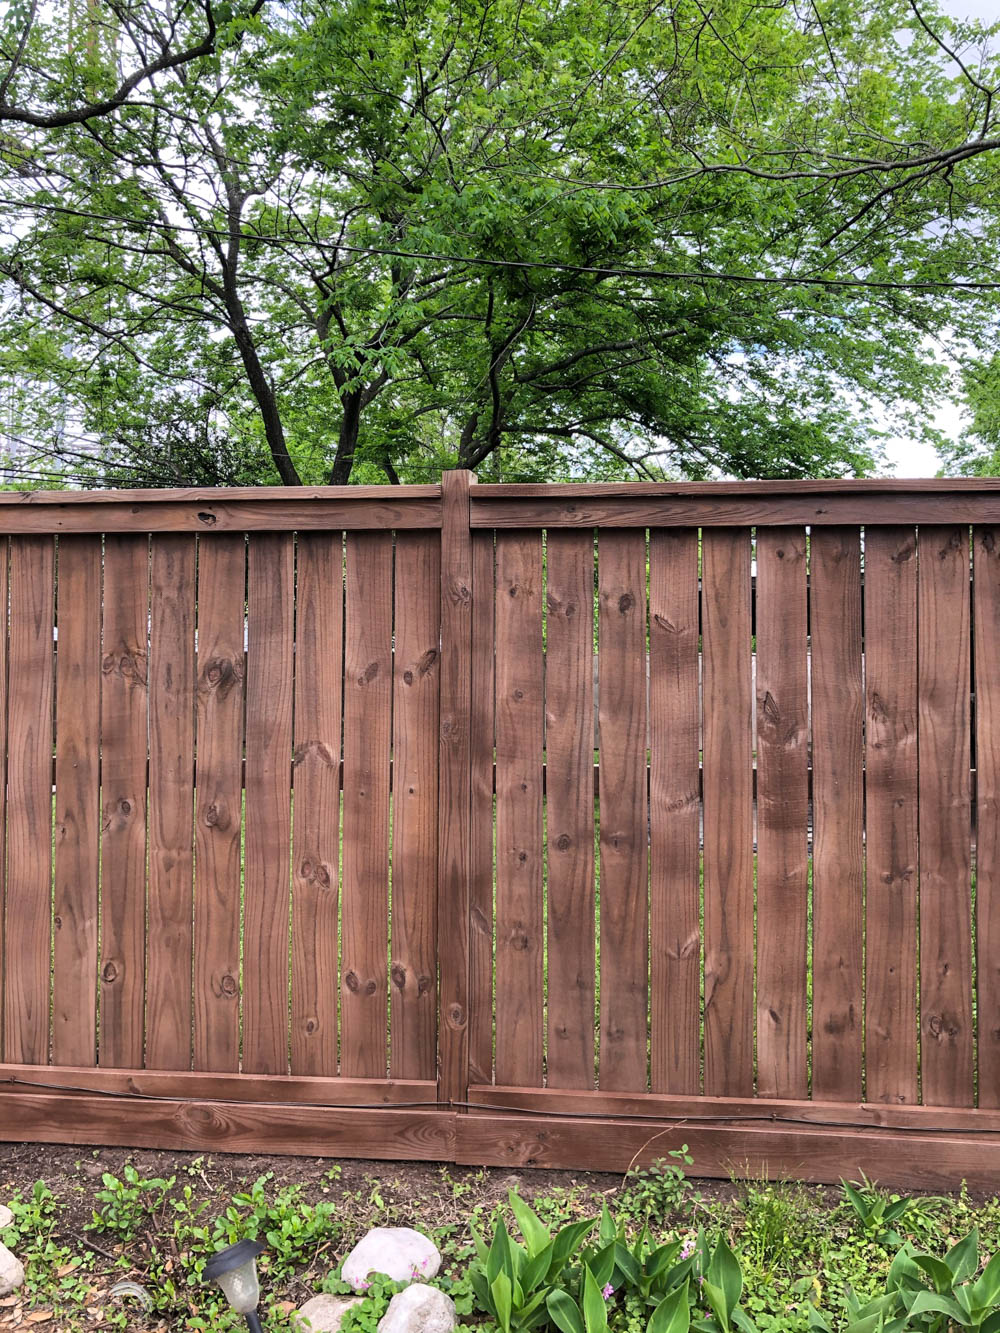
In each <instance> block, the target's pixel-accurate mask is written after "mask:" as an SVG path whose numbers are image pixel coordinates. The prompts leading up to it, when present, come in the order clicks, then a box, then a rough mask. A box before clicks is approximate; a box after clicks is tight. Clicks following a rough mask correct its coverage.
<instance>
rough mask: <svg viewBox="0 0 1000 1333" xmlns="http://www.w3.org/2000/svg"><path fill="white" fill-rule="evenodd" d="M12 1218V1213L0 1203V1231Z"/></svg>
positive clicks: (7, 1225) (8, 1224)
mask: <svg viewBox="0 0 1000 1333" xmlns="http://www.w3.org/2000/svg"><path fill="white" fill-rule="evenodd" d="M13 1220H14V1214H13V1213H12V1212H11V1211H10V1209H9V1208H6V1207H5V1206H4V1205H3V1204H2V1203H0V1231H3V1229H4V1227H9V1226H10V1224H11V1223H12V1222H13Z"/></svg>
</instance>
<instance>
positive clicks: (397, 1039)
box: [389, 532, 441, 1079]
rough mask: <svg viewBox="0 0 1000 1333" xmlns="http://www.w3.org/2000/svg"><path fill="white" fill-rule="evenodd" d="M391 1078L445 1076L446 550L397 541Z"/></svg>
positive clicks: (414, 536)
mask: <svg viewBox="0 0 1000 1333" xmlns="http://www.w3.org/2000/svg"><path fill="white" fill-rule="evenodd" d="M395 581H396V595H395V606H396V635H395V655H394V663H393V704H394V706H393V714H392V718H393V724H392V725H393V745H392V753H393V763H394V776H395V786H394V790H393V798H392V814H393V833H392V955H391V958H392V961H391V966H390V976H391V978H392V994H391V1027H390V1032H391V1040H390V1066H389V1068H390V1073H391V1075H392V1077H393V1078H411V1079H414V1078H433V1077H434V1075H435V1073H436V1070H437V832H438V831H437V786H438V772H437V767H438V684H439V679H440V677H439V669H440V662H439V654H440V637H441V540H440V538H439V537H438V535H437V533H433V532H429V533H423V532H421V533H400V535H399V536H397V538H396V565H395Z"/></svg>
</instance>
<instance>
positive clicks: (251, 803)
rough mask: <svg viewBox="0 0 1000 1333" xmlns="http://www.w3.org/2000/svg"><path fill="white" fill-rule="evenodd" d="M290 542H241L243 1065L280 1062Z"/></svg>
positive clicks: (285, 1018)
mask: <svg viewBox="0 0 1000 1333" xmlns="http://www.w3.org/2000/svg"><path fill="white" fill-rule="evenodd" d="M294 577H295V571H294V550H293V547H292V537H291V535H290V534H288V533H254V534H253V535H252V536H251V537H250V539H249V544H248V549H247V668H246V670H247V702H246V710H247V713H246V736H247V746H246V753H247V761H246V853H245V858H244V887H243V1064H242V1068H243V1069H245V1070H246V1071H247V1073H250V1074H283V1073H285V1072H286V1071H287V1069H288V1058H289V1055H288V1047H289V1026H288V1025H289V1014H288V948H289V940H288V930H289V894H290V891H291V890H290V869H291V867H290V858H291V833H292V829H291V793H290V791H289V782H288V765H289V763H290V761H291V755H292V670H293V661H294V657H293V639H292V634H293V628H292V626H293V615H294V596H295V592H294V590H295V581H294Z"/></svg>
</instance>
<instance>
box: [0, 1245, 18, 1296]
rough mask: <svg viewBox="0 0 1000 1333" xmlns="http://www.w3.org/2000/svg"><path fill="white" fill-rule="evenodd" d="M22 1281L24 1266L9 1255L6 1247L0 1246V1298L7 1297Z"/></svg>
mask: <svg viewBox="0 0 1000 1333" xmlns="http://www.w3.org/2000/svg"><path fill="white" fill-rule="evenodd" d="M23 1281H24V1264H22V1263H21V1261H20V1259H18V1258H16V1256H15V1255H13V1254H11V1252H10V1250H8V1249H7V1246H6V1245H0V1296H9V1295H10V1293H11V1292H12V1291H13V1290H14V1288H15V1287H19V1286H20V1285H21V1283H22V1282H23Z"/></svg>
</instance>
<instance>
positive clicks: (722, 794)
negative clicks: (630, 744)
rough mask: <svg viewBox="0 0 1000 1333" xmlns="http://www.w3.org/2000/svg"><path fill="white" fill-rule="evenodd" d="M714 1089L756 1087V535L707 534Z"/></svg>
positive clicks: (708, 931) (709, 1058)
mask: <svg viewBox="0 0 1000 1333" xmlns="http://www.w3.org/2000/svg"><path fill="white" fill-rule="evenodd" d="M702 644H703V649H702V651H703V654H704V666H703V670H704V693H703V704H702V709H703V714H704V742H703V744H704V779H703V781H704V798H703V801H704V823H705V835H704V875H705V888H704V893H705V1080H704V1082H705V1092H706V1093H711V1094H717V1095H722V1096H746V1095H749V1094H750V1093H752V1092H753V1074H754V1070H753V1034H754V1022H753V1013H754V1004H753V810H752V783H751V754H750V750H751V681H750V534H749V532H748V531H747V530H746V529H744V528H736V529H723V530H715V529H713V530H712V531H711V532H706V533H704V534H703V536H702Z"/></svg>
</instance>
